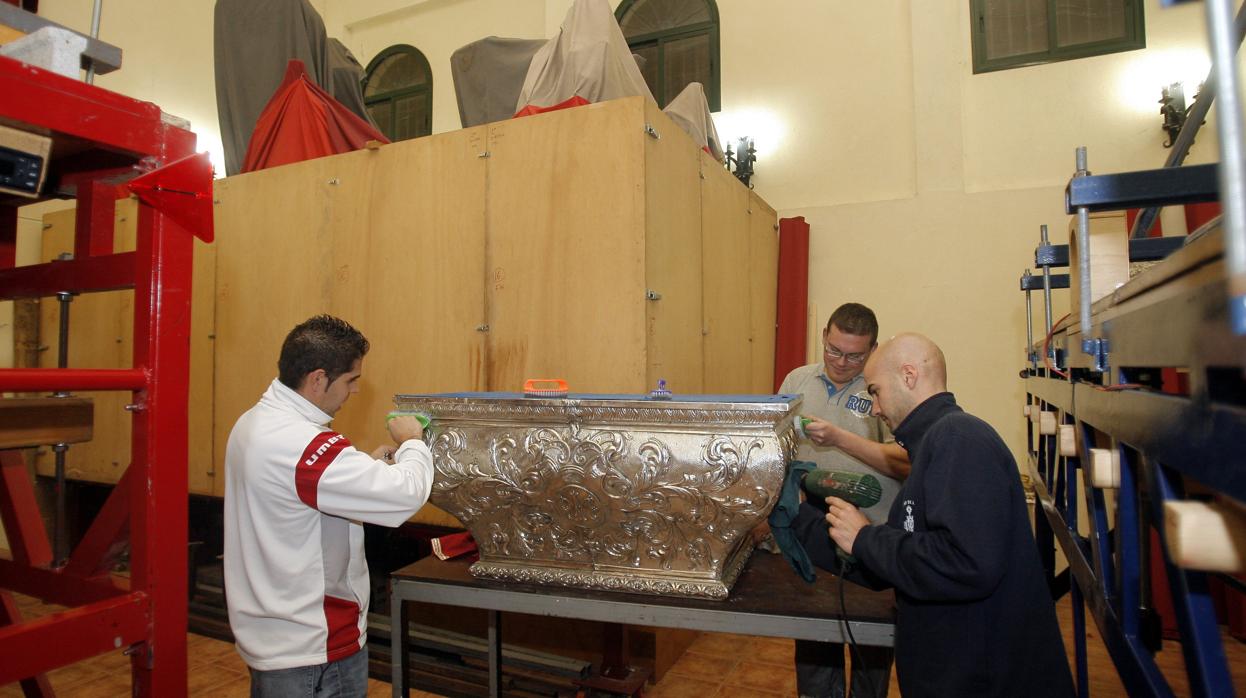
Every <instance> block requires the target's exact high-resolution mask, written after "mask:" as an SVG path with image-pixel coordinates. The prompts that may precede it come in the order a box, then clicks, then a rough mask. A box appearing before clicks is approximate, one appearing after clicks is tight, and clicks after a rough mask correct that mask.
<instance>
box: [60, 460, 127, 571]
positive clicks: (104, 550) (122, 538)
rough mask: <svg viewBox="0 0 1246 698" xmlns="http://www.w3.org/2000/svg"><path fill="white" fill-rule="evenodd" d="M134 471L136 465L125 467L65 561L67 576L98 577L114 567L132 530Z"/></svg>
mask: <svg viewBox="0 0 1246 698" xmlns="http://www.w3.org/2000/svg"><path fill="white" fill-rule="evenodd" d="M134 472H135V471H134V469H133V468H126V471H125V474H124V475H122V476H121V479H120V480H118V481H117V484H116V486H115V487H113V489H112V492H111V493H109V495H108V500H107V501H105V502H104V506H102V507H100V510H99V513H98V514H96V515H95V520H94V521H92V522H91V527H90V528H88V529H87V532H86V533H85V534H84V535H83V536H82V540H81V541H79V542H78V546H77V547H76V548H74V552H73V554H72V555H70V557H69V562H67V563H66V564H65V569H64V570H63V571H64V573H65V574H66V575H67V576H72V577H95V576H98V575H101V574H107V573H108V572H109V571H111V570H112V567H113V564H115V563H116V560H117V555H118V553H120V552H121V550H122V549H124V545H123V544H124V543H125V542H126V536H127V535H128V534H129V532H130V492H131V491H132V490H133V485H131V484H130V479H131V478H133V477H134V476H133V474H132V473H134Z"/></svg>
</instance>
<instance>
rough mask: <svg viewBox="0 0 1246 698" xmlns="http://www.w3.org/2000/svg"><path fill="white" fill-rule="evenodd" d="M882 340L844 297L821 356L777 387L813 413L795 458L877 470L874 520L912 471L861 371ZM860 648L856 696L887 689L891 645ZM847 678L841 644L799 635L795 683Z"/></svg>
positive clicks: (838, 686) (873, 321)
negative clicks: (879, 490)
mask: <svg viewBox="0 0 1246 698" xmlns="http://www.w3.org/2000/svg"><path fill="white" fill-rule="evenodd" d="M877 345H878V319H877V318H876V317H875V316H874V311H872V310H870V309H869V308H867V307H865V306H864V305H861V304H860V303H845V304H843V305H841V306H839V307H838V308H836V309H835V312H834V313H832V314H831V319H830V320H829V321H828V322H827V323H826V329H825V330H823V332H822V361H821V362H818V363H813V364H809V365H808V366H801V367H800V368H797V369H794V370H793V371H792V372H791V373H789V374H787V377H786V378H784V379H783V385H782V386H781V387H780V388H779V392H780V393H781V394H784V395H800V396H802V397H803V398H804V399H803V401H802V402H801V406H800V410H801V415H802V416H805V417H809V418H812V419H813V421H812V422H810V423H809V425H808V426H806V427H805V432H806V434H808V436H809V439H808V440H802V441H801V442H800V445H799V447H798V448H797V452H796V458H797V459H798V460H804V461H811V462H813V463H817V464H818V467H820V468H827V469H830V470H841V471H851V472H859V473H870V474H872V475H874V476H875V477H877V478H878V481H879V483H881V484H882V487H883V496H882V499H881V500H880V501H879V502H878V504H876V505H874V506H872V507H870V508H868V509H865V510H864V513H865V515H866V516H867V517H868V518H869V519H870V521H872V522H874V523H882V522H884V521H886V520H887V514H888V512H889V510H890V509H891V502H892V500H893V499H895V496H896V492H897V491H899V489H900V482H899V480H900V479H903V478H904V477H905V476H907V475H908V454H907V453H906V452H905V451H904V449H903V448H901V447H900V446H898V445H897V444H896V443H895V442H894V441H892V440H891V433H890V432H889V431H888V430H887V427H886V425H884V424H883V423H882V421H881V420H880V419H879V418H877V417H873V416H871V415H870V410H871V408H872V407H873V404H874V403H873V400H872V398H871V397H870V394H869V392H867V391H866V386H865V379H864V378H863V377H862V375H861V371H862V369H863V368H864V366H865V361H866V359H868V358H869V357H870V354H871V352H873V351H874V347H876V346H877ZM871 466H873V467H871ZM819 504H820V503H819ZM856 651H857V653H855V654H854V655H853V657H852V665H853V666H852V695H853V696H858V697H859V698H867V697H870V696H877V697H879V698H881V697H883V696H886V695H887V688H888V684H889V682H890V678H891V663H892V654H893V653H892V650H891V648H890V647H868V646H865V645H861V646H858V647H857V648H856ZM844 679H845V677H844V646H843V644H841V643H837V642H813V641H804V640H797V641H796V688H797V690H798V692H799V693H800V695H801V696H802V697H804V696H810V697H812V698H826V697H827V696H835V697H837V698H838V697H839V696H843V695H845V683H844ZM871 690H872V693H871Z"/></svg>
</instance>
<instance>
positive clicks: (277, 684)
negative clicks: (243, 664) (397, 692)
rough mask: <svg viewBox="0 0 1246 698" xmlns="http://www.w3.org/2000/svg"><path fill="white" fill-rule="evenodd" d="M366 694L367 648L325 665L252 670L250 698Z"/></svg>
mask: <svg viewBox="0 0 1246 698" xmlns="http://www.w3.org/2000/svg"><path fill="white" fill-rule="evenodd" d="M367 694H368V648H367V646H366V645H365V646H364V647H362V648H361V649H360V650H359V651H358V652H355V653H354V654H352V655H351V656H349V657H346V658H345V659H339V660H337V661H336V662H329V663H327V664H314V665H311V666H299V667H293V668H290V669H273V670H271V671H257V670H255V669H252V670H251V698H363V697H364V696H366V695H367Z"/></svg>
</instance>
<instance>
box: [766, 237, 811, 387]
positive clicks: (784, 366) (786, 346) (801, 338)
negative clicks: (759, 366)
mask: <svg viewBox="0 0 1246 698" xmlns="http://www.w3.org/2000/svg"><path fill="white" fill-rule="evenodd" d="M776 302H777V303H778V307H777V308H775V322H776V325H777V327H776V328H775V335H774V392H776V393H777V392H778V391H779V386H781V385H783V379H784V378H786V377H787V374H788V373H790V372H791V370H792V369H794V368H796V367H797V366H804V365H805V337H807V336H808V326H809V310H808V309H809V224H808V223H806V222H805V218H804V216H797V217H795V218H780V219H779V292H778V297H777V301H776Z"/></svg>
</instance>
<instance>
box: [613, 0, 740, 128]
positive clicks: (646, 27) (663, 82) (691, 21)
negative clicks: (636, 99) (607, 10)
mask: <svg viewBox="0 0 1246 698" xmlns="http://www.w3.org/2000/svg"><path fill="white" fill-rule="evenodd" d="M614 16H615V17H616V18H618V20H619V27H620V28H621V29H622V30H623V36H625V37H627V45H628V46H629V47H630V48H631V49H632V53H635V54H637V55H638V56H640V57H642V58H643V59H644V66H643V67H642V68H641V72H642V73H644V76H645V82H646V83H648V84H649V90H650V91H652V92H653V98H654V99H656V100H657V101H658V104H659V105H660V106H663V107H665V106H666V105H667V104H668V103H669V102H670V101H671V100H672V99H674V98H675V96H676V95H678V94H679V93H680V91H681V90H683V89H684V88H685V87H687V86H688V83H690V82H699V83H701V84H702V85H704V86H705V98H706V99H707V100H708V101H709V103H710V111H718V110H719V109H720V108H721V103H720V99H719V87H718V74H719V68H718V65H719V64H718V6H717V5H715V4H714V0H623V2H622V3H621V4H620V5H619V9H618V10H617V11H616V12H615V15H614Z"/></svg>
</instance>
